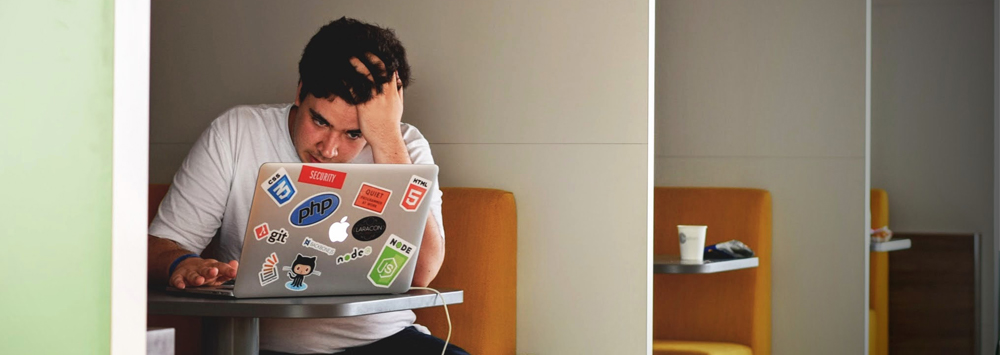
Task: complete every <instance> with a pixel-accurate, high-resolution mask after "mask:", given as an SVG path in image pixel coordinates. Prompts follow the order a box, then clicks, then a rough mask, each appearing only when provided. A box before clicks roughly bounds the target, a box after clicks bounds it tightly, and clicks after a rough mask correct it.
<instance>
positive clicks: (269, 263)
mask: <svg viewBox="0 0 1000 355" xmlns="http://www.w3.org/2000/svg"><path fill="white" fill-rule="evenodd" d="M277 265H278V254H275V253H271V256H269V257H268V258H267V259H264V264H262V265H261V267H260V274H258V275H260V286H261V287H264V286H267V285H268V284H270V283H272V282H275V281H278V271H277V270H276V269H275V268H276V267H277Z"/></svg>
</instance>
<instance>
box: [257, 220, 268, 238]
mask: <svg viewBox="0 0 1000 355" xmlns="http://www.w3.org/2000/svg"><path fill="white" fill-rule="evenodd" d="M253 234H254V235H255V236H257V240H261V239H264V238H265V237H267V236H268V235H270V234H271V228H270V227H268V226H267V222H264V223H261V224H260V225H259V226H256V227H253Z"/></svg>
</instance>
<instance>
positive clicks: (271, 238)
mask: <svg viewBox="0 0 1000 355" xmlns="http://www.w3.org/2000/svg"><path fill="white" fill-rule="evenodd" d="M286 241H288V231H287V230H285V229H284V228H280V229H278V230H272V231H271V233H270V234H268V235H267V244H274V243H278V244H285V242H286Z"/></svg>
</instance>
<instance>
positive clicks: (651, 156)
mask: <svg viewBox="0 0 1000 355" xmlns="http://www.w3.org/2000/svg"><path fill="white" fill-rule="evenodd" d="M647 51H648V52H649V59H648V60H649V63H648V65H649V68H648V69H647V71H648V72H649V78H648V79H647V83H646V84H647V88H646V100H647V101H648V107H646V120H647V128H646V354H648V355H651V354H652V353H653V185H654V180H653V178H654V176H655V174H654V171H655V169H654V168H655V166H654V161H655V160H656V159H655V157H656V150H655V149H654V146H655V142H656V130H655V129H654V128H655V124H656V117H655V115H654V111H653V110H654V107H655V106H656V95H655V93H654V91H653V90H654V88H655V87H656V82H655V78H656V0H649V48H648V49H647Z"/></svg>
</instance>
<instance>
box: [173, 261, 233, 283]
mask: <svg viewBox="0 0 1000 355" xmlns="http://www.w3.org/2000/svg"><path fill="white" fill-rule="evenodd" d="M239 264H240V263H239V262H238V261H236V260H231V261H229V262H228V263H223V262H220V261H218V260H215V259H202V258H187V259H185V260H183V261H181V263H180V264H177V268H176V269H174V273H173V274H172V275H170V281H169V283H170V286H173V287H176V288H179V289H182V290H183V289H184V288H186V287H187V286H218V285H221V284H222V283H223V282H226V281H229V280H232V279H235V278H236V271H237V269H239Z"/></svg>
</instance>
